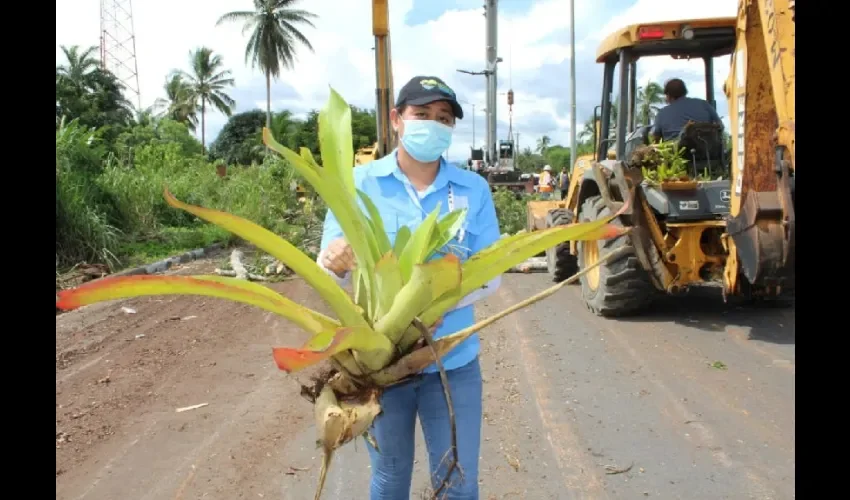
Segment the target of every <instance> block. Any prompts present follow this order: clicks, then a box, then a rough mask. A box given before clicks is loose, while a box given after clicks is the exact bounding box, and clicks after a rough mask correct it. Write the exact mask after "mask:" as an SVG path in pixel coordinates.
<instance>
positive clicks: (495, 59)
mask: <svg viewBox="0 0 850 500" xmlns="http://www.w3.org/2000/svg"><path fill="white" fill-rule="evenodd" d="M486 2H487V3H485V4H484V17H485V18H486V19H487V42H486V43H487V47H486V49H487V50H486V67H485V69H484V71H469V70H465V69H459V70H457V71H458V72H459V73H466V74H467V75H475V76H481V75H483V76H484V77H485V78H486V79H487V104H486V105H487V109H486V110H485V111H486V118H487V153H486V155H487V161H488V163H489V164H490V165H495V164H498V162H499V155H498V152H497V151H498V150H497V148H496V90H497V87H498V85H497V83H498V75H497V74H496V65H497V64H499V63H500V62H502V58H501V57H499V56H497V55H496V53H497V49H498V47H497V41H498V20H499V19H498V18H499V8H498V3H499V2H498V0H486Z"/></svg>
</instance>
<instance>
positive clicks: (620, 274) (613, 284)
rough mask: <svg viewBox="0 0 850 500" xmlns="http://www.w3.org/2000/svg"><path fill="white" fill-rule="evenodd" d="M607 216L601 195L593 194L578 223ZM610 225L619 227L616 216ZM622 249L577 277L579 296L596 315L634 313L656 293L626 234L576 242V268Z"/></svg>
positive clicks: (607, 315)
mask: <svg viewBox="0 0 850 500" xmlns="http://www.w3.org/2000/svg"><path fill="white" fill-rule="evenodd" d="M610 215H611V210H610V209H609V208H608V207H607V206H606V205H605V201H604V200H603V199H602V197H601V196H592V197H590V198H588V199H587V201H585V202H584V204H583V205H582V208H581V213H580V214H579V222H592V221H595V220H598V219H601V218H605V217H608V216H610ZM611 224H615V225H619V226H622V222H621V221H620V220H619V218H617V219H614V220H612V221H611ZM622 248H629V249H630V250H625V251H624V253H623V255H622V257H619V258H617V259H616V260H609V261H608V262H606V263H605V264H602V265H601V266H598V267H597V268H596V270H594V271H590V272H589V273H587V274H584V275H582V277H581V278H580V281H581V295H582V298H583V299H584V302H585V304H586V305H587V307H588V309H590V310H591V311H592V312H593V313H594V314H596V315H598V316H605V317H617V316H628V315H632V314H636V313H638V312H640V311H642V310H643V309H645V308H646V307H648V306H649V304H650V303H651V302H652V299H653V298H654V297H655V296H656V294H657V291H656V290H655V287H654V286H653V285H652V281H651V280H650V278H649V275H648V274H647V273H646V271H644V269H643V268H642V267H641V265H640V261H639V260H638V258H637V255H636V254H635V250H634V246H633V243H632V240H631V238H630V237H629V235H628V234H626V235H623V236H618V237H616V238H612V239H608V240H602V241H579V242H578V264H579V268H581V269H585V268H586V267H588V266H590V265H593V264H595V263H596V262H598V260H599V259H601V258H603V257H605V256H606V255H608V254H610V253H611V252H614V251H618V250H620V249H622Z"/></svg>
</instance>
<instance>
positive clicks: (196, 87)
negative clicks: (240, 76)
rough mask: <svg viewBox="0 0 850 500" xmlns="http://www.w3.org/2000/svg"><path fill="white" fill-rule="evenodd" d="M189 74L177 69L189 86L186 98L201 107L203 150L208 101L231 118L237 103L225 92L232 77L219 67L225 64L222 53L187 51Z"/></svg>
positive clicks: (203, 48) (226, 70)
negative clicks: (190, 69)
mask: <svg viewBox="0 0 850 500" xmlns="http://www.w3.org/2000/svg"><path fill="white" fill-rule="evenodd" d="M189 65H190V66H191V68H192V71H191V73H188V72H185V71H179V72H178V74H179V75H180V77H181V78H182V79H183V80H185V81H186V85H187V86H188V93H189V100H190V102H192V103H193V104H194V105H195V106H197V105H198V101H200V108H201V146H202V147H203V148H204V151H206V146H207V144H206V114H207V103H208V102H209V103H210V104H212V105H213V107H214V108H215V109H217V110H219V111H221V112H222V113H224V115H225V116H227V117H230V115H231V114H232V113H233V107H234V106H235V105H236V102H235V101H234V100H233V99H231V97H230V96H229V95H227V94H226V93H225V92H224V89H225V88H227V87H232V86H233V78H231V77H230V74H231V73H230V70H229V69H222V66H223V65H224V63H223V62H222V60H221V56H220V55H217V54H213V51H212V49H210V48H208V47H201V48H198V49H195V51H194V52H190V53H189Z"/></svg>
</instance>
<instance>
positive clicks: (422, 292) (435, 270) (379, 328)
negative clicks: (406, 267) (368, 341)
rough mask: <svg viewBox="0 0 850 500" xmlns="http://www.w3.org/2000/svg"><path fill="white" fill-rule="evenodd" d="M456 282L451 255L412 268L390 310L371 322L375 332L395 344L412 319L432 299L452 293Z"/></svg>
mask: <svg viewBox="0 0 850 500" xmlns="http://www.w3.org/2000/svg"><path fill="white" fill-rule="evenodd" d="M460 283H461V266H460V259H458V258H457V256H455V255H451V254H449V255H446V256H445V257H442V258H440V259H436V260H432V261H430V262H428V263H426V264H418V265H416V266H414V268H413V272H412V275H411V277H410V280H409V281H408V282H407V283H406V284H405V285H404V286H403V287H402V288H401V290H399V292H398V294H397V295H396V297H395V299H394V300H393V304H392V307H390V309H389V311H387V313H386V314H385V315H384V316H382V317H381V318H379V319H378V321H377V322H376V323H375V331H376V332H378V333H379V334H380V335H383V336H385V337H387V338H388V339H390V341H391V342H392V343H394V344H395V343H398V341H399V339H401V336H402V334H403V333H404V332H405V330H407V328H408V327H409V326H410V322H411V321H413V318H416V317H417V316H419V315H420V314H421V313H422V311H424V310H425V309H426V308H427V307H428V306H429V305H430V304H431V303H433V302H434V301H435V300H437V299H439V298H440V297H442V296H443V295H445V294H447V293H449V292H451V291H453V290H456V289H457V288H458V287H459V286H460Z"/></svg>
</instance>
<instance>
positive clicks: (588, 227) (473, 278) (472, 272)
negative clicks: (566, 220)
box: [401, 204, 628, 348]
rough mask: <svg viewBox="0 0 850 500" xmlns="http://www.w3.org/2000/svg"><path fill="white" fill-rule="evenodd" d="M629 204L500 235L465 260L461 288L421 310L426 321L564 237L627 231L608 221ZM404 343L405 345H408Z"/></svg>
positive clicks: (606, 235) (607, 236) (571, 238)
mask: <svg viewBox="0 0 850 500" xmlns="http://www.w3.org/2000/svg"><path fill="white" fill-rule="evenodd" d="M627 207H628V204H624V206H623V207H622V208H621V209H620V211H618V212H617V213H616V214H613V215H611V216H609V217H606V218H603V219H599V220H596V221H593V222H583V223H580V224H569V225H566V226H559V227H553V228H549V229H545V230H543V231H533V232H530V233H519V234H516V235H514V236H510V237H508V238H502V239H500V240H499V241H497V242H495V243H493V244H492V245H490V246H489V247H487V248H486V249H484V250H482V251H481V252H479V253H477V254H475V255H473V256H472V258H470V259H469V260H467V261H466V262H464V264H463V281H462V283H461V286H460V288H459V290H457V291H456V292H455V293H453V294H450V295H446V296H444V297H443V298H441V299H439V300H437V301H436V302H435V303H433V304H431V306H430V307H429V308H428V309H427V310H426V311H425V312H423V313H422V315H421V319H422V321H423V322H424V323H425V324H426V325H427V324H433V322H434V321H436V320H437V319H438V318H440V317H441V316H442V315H443V314H445V313H446V312H447V311H449V310H450V309H451V308H452V307H454V306H455V304H457V303H458V302H459V301H460V300H461V299H462V298H463V297H465V296H467V295H469V294H470V293H471V292H473V291H475V290H477V289H479V288H481V287H482V286H484V285H486V284H487V283H488V282H489V281H491V280H492V279H493V278H495V277H496V276H499V275H500V274H502V273H504V272H505V271H507V270H508V269H510V268H512V267H513V266H515V265H517V264H519V263H521V262H523V261H524V260H526V259H528V258H531V257H533V256H535V255H537V254H538V253H540V252H542V251H544V250H546V249H547V248H551V247H554V246H556V245H559V244H561V243H563V242H565V241H589V240H606V239H610V238H614V237H617V236H619V235H621V234H623V232H624V231H626V230H625V229H624V228H622V227H620V226H617V225H613V224H609V222H610V221H611V220H613V219H614V218H615V217H618V216H619V215H620V214H621V213H623V211H624V210H626V208H627ZM401 347H402V348H404V347H405V346H401Z"/></svg>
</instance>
